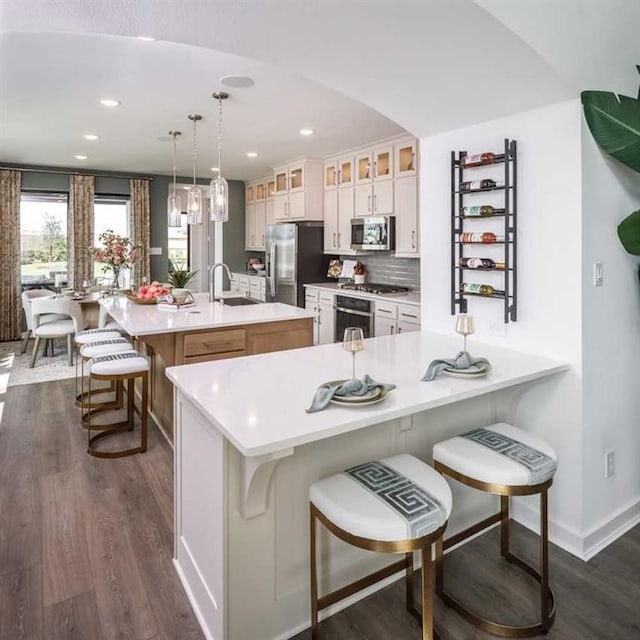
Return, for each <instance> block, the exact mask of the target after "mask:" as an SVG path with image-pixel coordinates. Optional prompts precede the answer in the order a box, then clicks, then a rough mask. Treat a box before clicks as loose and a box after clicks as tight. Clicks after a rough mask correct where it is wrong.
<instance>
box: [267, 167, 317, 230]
mask: <svg viewBox="0 0 640 640" xmlns="http://www.w3.org/2000/svg"><path fill="white" fill-rule="evenodd" d="M325 179H326V175H325V173H324V163H323V162H322V160H317V159H315V158H301V159H299V160H295V161H292V162H290V163H289V164H288V165H287V166H284V167H277V168H276V169H275V170H274V181H275V196H274V218H275V221H276V222H289V221H295V220H322V219H323V213H322V211H323V197H322V192H323V188H324V183H325Z"/></svg>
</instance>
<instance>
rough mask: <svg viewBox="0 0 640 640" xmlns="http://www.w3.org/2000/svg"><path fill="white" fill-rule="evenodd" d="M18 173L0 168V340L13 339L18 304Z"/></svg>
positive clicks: (18, 324)
mask: <svg viewBox="0 0 640 640" xmlns="http://www.w3.org/2000/svg"><path fill="white" fill-rule="evenodd" d="M21 177H22V175H21V173H20V172H19V171H13V170H11V169H0V238H2V242H0V340H17V339H18V338H19V337H20V334H21V333H22V332H21V328H22V322H21V320H22V317H21V304H20V184H21Z"/></svg>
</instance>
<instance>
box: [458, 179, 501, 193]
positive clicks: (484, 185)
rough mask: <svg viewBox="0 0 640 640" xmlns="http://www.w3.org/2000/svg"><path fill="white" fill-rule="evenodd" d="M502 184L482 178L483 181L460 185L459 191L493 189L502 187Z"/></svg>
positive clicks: (470, 181) (467, 182)
mask: <svg viewBox="0 0 640 640" xmlns="http://www.w3.org/2000/svg"><path fill="white" fill-rule="evenodd" d="M503 186H504V182H501V181H496V180H492V179H491V178H484V179H483V180H468V181H466V182H461V183H460V191H461V192H466V191H478V190H479V189H495V188H496V187H503Z"/></svg>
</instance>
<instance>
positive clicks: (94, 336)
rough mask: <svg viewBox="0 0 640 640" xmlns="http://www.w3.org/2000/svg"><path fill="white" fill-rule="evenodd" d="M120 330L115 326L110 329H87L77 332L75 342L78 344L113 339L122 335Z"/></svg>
mask: <svg viewBox="0 0 640 640" xmlns="http://www.w3.org/2000/svg"><path fill="white" fill-rule="evenodd" d="M121 335H122V334H121V333H120V331H118V330H117V329H115V328H110V329H106V328H105V329H87V330H86V331H80V333H77V334H76V337H75V342H76V344H77V345H83V344H88V343H89V342H96V341H98V340H112V339H114V338H120V337H121Z"/></svg>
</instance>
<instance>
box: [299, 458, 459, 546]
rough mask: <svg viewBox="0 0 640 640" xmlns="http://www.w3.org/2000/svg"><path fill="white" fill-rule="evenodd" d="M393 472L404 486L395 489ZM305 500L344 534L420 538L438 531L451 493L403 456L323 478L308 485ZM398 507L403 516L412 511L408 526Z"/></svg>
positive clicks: (429, 472)
mask: <svg viewBox="0 0 640 640" xmlns="http://www.w3.org/2000/svg"><path fill="white" fill-rule="evenodd" d="M387 469H389V470H391V473H390V472H389V471H387ZM394 471H395V472H397V473H398V474H401V475H402V476H404V477H405V478H406V480H407V481H408V482H404V486H398V485H399V484H400V483H399V482H397V481H396V480H395V479H394V474H393V472H394ZM356 478H360V479H356ZM362 481H364V482H366V483H367V485H368V486H367V485H365V484H362ZM372 489H373V490H372ZM309 500H310V501H311V502H312V503H313V504H314V505H315V506H316V508H317V509H319V510H320V511H321V512H322V513H323V514H324V515H325V516H326V517H327V518H328V519H329V520H331V522H333V523H334V524H335V525H337V526H338V527H340V528H341V529H343V530H344V531H346V532H348V533H350V534H352V535H354V536H360V537H363V538H371V539H373V540H385V541H392V540H407V539H410V538H417V537H420V536H425V535H427V534H429V533H432V532H433V531H435V530H436V529H438V528H440V527H441V526H442V525H443V524H444V523H445V522H446V521H447V520H448V519H449V514H450V513H451V489H449V485H448V484H447V482H446V480H445V479H444V478H443V477H442V476H441V475H440V474H439V473H437V472H436V471H434V470H433V469H432V468H431V467H429V466H428V465H426V464H425V463H424V462H422V461H421V460H418V459H417V458H415V457H413V456H410V455H406V454H405V455H398V456H393V457H392V458H385V459H383V460H379V461H375V462H369V463H366V464H363V465H359V466H358V467H355V468H354V469H353V470H349V471H347V472H344V473H339V474H337V475H335V476H331V477H329V478H324V479H323V480H320V481H318V482H316V483H314V484H313V485H311V488H310V489H309ZM398 507H399V508H401V509H404V510H405V512H406V514H408V516H409V517H411V514H412V513H415V514H416V524H414V525H413V526H412V524H411V521H410V520H408V519H407V516H406V515H403V514H402V513H401V512H400V511H398V510H397V508H398Z"/></svg>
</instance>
